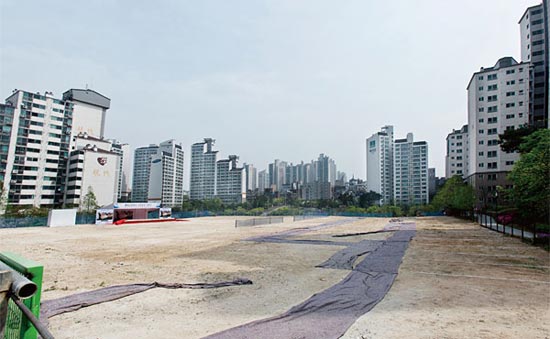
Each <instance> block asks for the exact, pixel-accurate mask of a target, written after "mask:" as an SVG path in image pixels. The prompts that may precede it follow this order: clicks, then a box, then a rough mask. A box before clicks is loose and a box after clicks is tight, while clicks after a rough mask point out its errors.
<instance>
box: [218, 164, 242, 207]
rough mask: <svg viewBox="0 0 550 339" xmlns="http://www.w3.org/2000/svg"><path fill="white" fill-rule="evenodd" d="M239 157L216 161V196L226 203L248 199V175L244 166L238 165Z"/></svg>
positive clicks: (238, 202) (237, 202) (235, 202)
mask: <svg viewBox="0 0 550 339" xmlns="http://www.w3.org/2000/svg"><path fill="white" fill-rule="evenodd" d="M237 160H238V157H237V156H236V155H230V156H229V158H228V159H222V160H218V161H217V163H216V197H217V198H219V199H220V200H221V201H222V202H223V203H224V204H240V203H243V202H245V201H246V175H245V172H244V168H242V167H237Z"/></svg>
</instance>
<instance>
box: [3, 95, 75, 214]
mask: <svg viewBox="0 0 550 339" xmlns="http://www.w3.org/2000/svg"><path fill="white" fill-rule="evenodd" d="M73 107H74V104H73V103H71V102H65V101H63V100H59V99H55V98H54V97H53V95H52V94H51V93H50V92H46V93H44V95H41V94H39V93H30V92H25V91H21V90H16V91H14V92H13V94H12V95H10V96H9V97H8V98H7V99H6V104H5V105H1V106H0V113H1V114H2V120H3V121H4V123H3V124H2V136H1V143H2V144H1V146H0V157H1V167H0V177H1V178H2V179H3V182H4V190H5V191H6V192H7V197H8V204H10V205H33V206H42V205H47V206H54V205H58V206H60V205H62V204H63V193H64V191H65V179H66V177H65V172H66V169H67V160H68V157H69V143H70V134H71V125H72V115H73Z"/></svg>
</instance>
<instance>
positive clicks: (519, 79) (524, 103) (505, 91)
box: [467, 57, 530, 205]
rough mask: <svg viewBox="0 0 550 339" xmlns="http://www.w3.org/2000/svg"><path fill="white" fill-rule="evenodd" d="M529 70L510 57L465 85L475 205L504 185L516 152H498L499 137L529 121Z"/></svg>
mask: <svg viewBox="0 0 550 339" xmlns="http://www.w3.org/2000/svg"><path fill="white" fill-rule="evenodd" d="M529 67H530V63H528V62H522V63H518V62H517V61H516V60H515V59H514V58H512V57H505V58H501V59H500V60H498V62H497V63H496V64H495V66H494V67H490V68H481V70H480V71H479V72H476V73H474V75H473V76H472V78H471V80H470V83H469V84H468V142H469V145H468V147H469V152H468V159H467V179H468V182H469V183H470V184H471V185H472V186H473V187H474V188H475V190H476V192H477V194H478V203H479V205H483V204H484V203H486V202H487V201H488V199H489V198H490V196H491V194H492V193H491V192H493V191H495V190H496V187H497V186H502V187H505V186H507V185H508V184H509V183H508V180H507V179H506V176H507V174H508V173H509V172H510V171H511V170H512V167H513V165H514V162H515V161H517V160H518V159H519V154H518V153H515V152H513V153H506V152H503V151H502V150H501V149H500V146H499V143H498V140H499V137H498V135H499V134H502V133H503V132H504V131H506V130H509V129H517V128H519V127H522V126H524V125H526V124H527V123H528V120H529V72H530V71H529Z"/></svg>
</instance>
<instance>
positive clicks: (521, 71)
mask: <svg viewBox="0 0 550 339" xmlns="http://www.w3.org/2000/svg"><path fill="white" fill-rule="evenodd" d="M518 70H519V72H520V73H523V67H520V68H519V69H518ZM520 82H521V79H520Z"/></svg>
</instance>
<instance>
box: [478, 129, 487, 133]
mask: <svg viewBox="0 0 550 339" xmlns="http://www.w3.org/2000/svg"><path fill="white" fill-rule="evenodd" d="M477 132H478V133H479V134H483V133H485V130H482V129H480V130H478V131H477Z"/></svg>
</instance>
